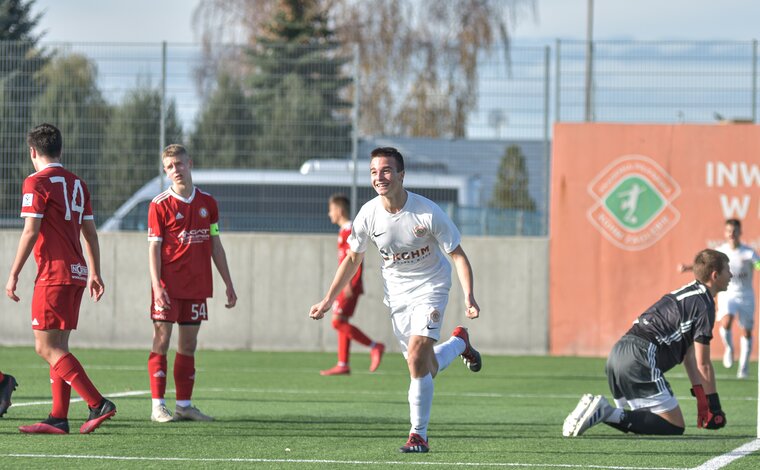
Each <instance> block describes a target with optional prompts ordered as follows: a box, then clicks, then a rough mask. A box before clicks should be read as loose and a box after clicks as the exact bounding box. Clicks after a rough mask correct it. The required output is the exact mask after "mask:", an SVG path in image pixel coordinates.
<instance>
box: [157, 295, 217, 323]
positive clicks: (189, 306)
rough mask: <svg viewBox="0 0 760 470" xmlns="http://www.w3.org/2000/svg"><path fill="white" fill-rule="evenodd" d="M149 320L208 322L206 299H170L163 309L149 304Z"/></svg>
mask: <svg viewBox="0 0 760 470" xmlns="http://www.w3.org/2000/svg"><path fill="white" fill-rule="evenodd" d="M150 318H151V319H152V320H153V321H165V322H171V323H198V322H201V321H206V320H208V306H207V305H206V299H171V304H170V305H169V307H168V308H165V309H161V308H159V307H158V306H157V305H156V304H155V303H153V302H151V306H150Z"/></svg>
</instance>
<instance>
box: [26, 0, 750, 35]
mask: <svg viewBox="0 0 760 470" xmlns="http://www.w3.org/2000/svg"><path fill="white" fill-rule="evenodd" d="M362 1H367V2H369V1H371V0H362ZM197 3H198V0H129V1H124V0H37V2H36V10H37V11H45V12H46V13H45V15H44V16H43V19H42V22H41V27H42V29H43V30H46V31H47V34H46V35H45V40H48V41H71V42H80V41H87V42H90V41H92V42H106V41H107V42H155V41H162V40H165V41H168V42H194V41H195V39H196V38H195V35H194V34H193V31H192V25H191V20H192V12H193V9H194V8H195V6H196V5H197ZM537 3H538V15H537V16H538V18H537V19H535V20H534V19H532V18H530V17H525V18H523V19H522V20H521V21H520V22H519V23H518V25H517V28H516V29H515V30H514V31H513V37H514V39H515V40H520V39H532V40H535V39H541V40H551V39H555V38H561V39H583V38H584V37H585V34H586V5H587V0H537ZM594 10H595V15H594V16H595V20H594V36H595V38H597V39H637V40H662V39H688V40H715V39H723V40H741V41H745V40H750V39H755V38H758V37H760V34H758V33H760V27H758V21H757V20H758V18H760V2H759V1H755V0H720V1H718V0H635V1H633V0H595V2H594Z"/></svg>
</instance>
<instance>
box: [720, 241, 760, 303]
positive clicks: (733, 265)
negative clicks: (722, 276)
mask: <svg viewBox="0 0 760 470" xmlns="http://www.w3.org/2000/svg"><path fill="white" fill-rule="evenodd" d="M716 250H718V251H720V252H722V253H725V254H726V256H728V266H729V268H730V269H731V274H732V275H733V277H732V278H731V282H730V283H729V284H728V289H726V293H728V294H740V295H753V294H754V291H753V290H752V287H753V286H752V284H753V283H752V279H753V274H754V270H755V266H756V265H757V264H758V263H760V256H758V255H757V253H756V252H755V250H753V249H752V248H750V247H749V246H747V245H743V244H742V245H739V246H738V247H737V248H736V249H734V248H732V247H731V245H729V244H728V243H723V244H722V245H720V246H719V247H717V248H716Z"/></svg>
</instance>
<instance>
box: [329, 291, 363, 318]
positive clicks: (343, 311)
mask: <svg viewBox="0 0 760 470" xmlns="http://www.w3.org/2000/svg"><path fill="white" fill-rule="evenodd" d="M358 301H359V296H358V295H352V296H351V297H348V298H347V297H345V296H344V295H343V292H341V293H340V294H339V295H338V298H336V299H335V302H333V304H332V312H333V315H341V316H343V317H346V318H348V317H351V316H353V315H354V310H356V303H357V302H358Z"/></svg>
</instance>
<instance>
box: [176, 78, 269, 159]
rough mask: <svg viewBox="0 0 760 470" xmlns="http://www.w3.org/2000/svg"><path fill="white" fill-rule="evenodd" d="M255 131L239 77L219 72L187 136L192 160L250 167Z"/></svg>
mask: <svg viewBox="0 0 760 470" xmlns="http://www.w3.org/2000/svg"><path fill="white" fill-rule="evenodd" d="M255 134H256V129H255V118H254V116H253V112H252V110H251V105H250V103H249V100H248V99H247V98H246V97H245V95H244V93H243V89H242V87H241V85H240V82H239V80H237V79H235V78H234V77H232V76H231V75H229V74H227V73H225V72H224V71H222V72H220V73H219V76H218V78H217V83H216V88H215V89H214V91H213V92H212V93H211V96H210V97H209V98H208V100H207V101H206V102H205V103H204V106H203V109H202V110H201V112H200V113H199V116H198V120H197V121H196V123H195V131H194V132H193V135H192V137H191V139H190V149H189V150H190V154H191V155H192V156H193V161H195V162H196V163H198V164H200V165H202V166H204V167H216V168H223V167H238V168H245V167H252V166H253V153H254V136H255Z"/></svg>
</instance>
